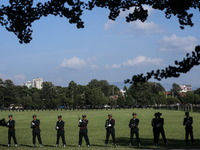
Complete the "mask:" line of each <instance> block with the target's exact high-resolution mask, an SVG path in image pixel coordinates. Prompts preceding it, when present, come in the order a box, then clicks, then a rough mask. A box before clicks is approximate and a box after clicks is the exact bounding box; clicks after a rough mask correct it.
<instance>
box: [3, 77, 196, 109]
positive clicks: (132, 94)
mask: <svg viewBox="0 0 200 150" xmlns="http://www.w3.org/2000/svg"><path fill="white" fill-rule="evenodd" d="M123 90H124V91H125V93H122V92H121V91H120V89H119V88H118V87H117V86H115V85H110V84H109V83H108V82H107V81H106V80H100V81H98V80H97V79H92V80H91V81H90V82H89V83H88V84H87V85H77V83H75V82H74V81H71V82H70V83H69V85H68V87H61V86H55V85H54V84H53V83H52V82H43V84H42V89H37V88H28V87H27V86H16V85H14V83H13V81H12V80H9V79H8V80H5V81H3V80H2V79H1V78H0V106H4V107H9V106H10V104H14V105H15V106H20V105H22V106H23V107H24V108H25V109H27V108H44V107H45V108H57V107H58V106H69V107H71V108H72V107H75V108H77V107H83V106H84V107H90V108H91V107H92V108H94V107H95V106H102V105H110V106H111V107H115V106H117V105H118V106H136V105H154V104H168V105H170V104H175V103H191V104H199V103H200V88H199V89H197V90H196V91H194V92H187V93H186V94H184V96H181V95H180V92H179V91H180V86H179V85H178V84H176V83H174V84H173V85H172V89H171V92H170V93H171V95H166V93H165V92H166V91H165V89H164V87H163V86H162V85H161V84H160V83H156V82H145V83H138V84H136V85H134V84H133V85H131V86H130V87H129V88H127V87H126V86H124V88H123Z"/></svg>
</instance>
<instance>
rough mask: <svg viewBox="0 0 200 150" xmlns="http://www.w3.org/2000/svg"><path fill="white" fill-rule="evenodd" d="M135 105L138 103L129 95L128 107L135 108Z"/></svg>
mask: <svg viewBox="0 0 200 150" xmlns="http://www.w3.org/2000/svg"><path fill="white" fill-rule="evenodd" d="M135 104H136V101H135V100H134V98H133V97H132V96H131V95H128V96H127V99H126V106H134V105H135Z"/></svg>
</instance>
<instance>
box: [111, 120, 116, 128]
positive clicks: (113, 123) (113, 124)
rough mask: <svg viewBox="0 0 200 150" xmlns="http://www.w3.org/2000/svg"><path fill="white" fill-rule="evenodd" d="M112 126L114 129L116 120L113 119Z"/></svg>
mask: <svg viewBox="0 0 200 150" xmlns="http://www.w3.org/2000/svg"><path fill="white" fill-rule="evenodd" d="M111 126H112V127H114V126H115V119H113V121H112V122H111Z"/></svg>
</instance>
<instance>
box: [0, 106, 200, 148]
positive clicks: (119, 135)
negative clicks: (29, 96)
mask: <svg viewBox="0 0 200 150" xmlns="http://www.w3.org/2000/svg"><path fill="white" fill-rule="evenodd" d="M158 111H159V112H161V113H162V114H163V115H162V116H161V117H162V118H164V121H165V124H164V130H165V135H166V138H167V141H168V145H169V146H167V147H166V146H165V144H164V143H163V140H162V138H161V136H160V140H159V146H157V147H156V146H154V143H153V132H152V127H151V120H152V118H153V117H154V113H155V112H158ZM133 112H136V113H137V114H138V115H137V118H138V119H139V120H140V123H139V136H140V141H141V147H138V146H137V142H136V139H135V137H134V140H133V146H132V148H131V149H172V148H173V149H181V148H183V149H200V138H199V137H200V131H199V128H200V127H199V125H200V114H199V113H192V112H191V113H190V116H191V117H193V133H194V140H195V144H196V145H195V146H192V144H191V140H190V137H189V144H188V146H187V147H186V146H185V142H184V139H185V127H184V126H183V118H184V117H185V116H184V114H185V113H184V112H183V111H176V110H153V109H134V110H133V109H126V110H124V109H121V110H119V109H117V110H115V109H112V110H79V111H78V110H74V111H73V110H71V111H70V110H66V111H65V110H63V111H61V110H59V111H57V110H56V111H54V110H51V111H49V110H47V111H41V110H40V111H35V112H34V111H24V112H22V111H20V112H19V111H17V112H16V111H11V112H9V111H6V112H5V111H2V112H0V119H1V118H6V121H8V115H9V114H12V115H13V119H14V120H15V122H16V123H15V129H16V131H15V133H16V138H17V142H18V148H14V142H13V139H11V141H12V142H11V148H10V149H33V148H32V130H31V128H30V123H31V121H32V119H33V118H32V115H33V114H36V115H37V119H40V129H41V138H42V142H43V148H42V149H43V150H44V149H56V148H55V145H56V133H57V131H56V130H55V125H56V122H57V120H58V119H57V116H58V115H62V117H63V121H65V140H66V148H65V149H88V148H87V146H86V143H85V140H84V139H83V144H82V147H81V148H78V135H79V128H78V114H79V115H80V116H81V115H82V114H86V116H87V117H86V119H88V120H89V124H88V136H89V140H90V144H91V147H90V149H120V150H121V149H123V150H124V149H130V148H128V144H129V136H130V128H129V127H128V124H129V121H130V119H131V118H132V113H133ZM108 113H112V114H113V119H115V134H116V141H117V145H118V146H117V148H115V147H114V145H113V144H112V137H111V136H110V141H109V143H108V147H107V148H105V147H104V145H105V144H104V143H105V138H106V130H105V127H104V125H105V120H106V119H107V118H108V117H107V115H108ZM7 143H8V129H7V128H6V127H3V126H0V149H8V148H7ZM61 148H62V149H63V146H62V140H61V139H60V145H59V148H57V149H61ZM34 149H41V148H39V143H38V140H37V138H36V148H34Z"/></svg>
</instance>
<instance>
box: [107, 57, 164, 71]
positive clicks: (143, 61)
mask: <svg viewBox="0 0 200 150" xmlns="http://www.w3.org/2000/svg"><path fill="white" fill-rule="evenodd" d="M163 62H164V60H163V59H162V58H153V59H152V58H146V57H145V56H138V57H136V58H135V59H129V60H127V61H126V62H123V63H122V64H113V65H111V66H109V65H108V64H107V65H106V66H105V69H106V70H110V69H122V67H136V66H141V65H143V66H144V65H157V66H160V65H163Z"/></svg>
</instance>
